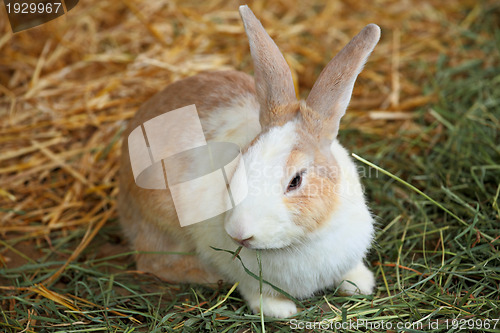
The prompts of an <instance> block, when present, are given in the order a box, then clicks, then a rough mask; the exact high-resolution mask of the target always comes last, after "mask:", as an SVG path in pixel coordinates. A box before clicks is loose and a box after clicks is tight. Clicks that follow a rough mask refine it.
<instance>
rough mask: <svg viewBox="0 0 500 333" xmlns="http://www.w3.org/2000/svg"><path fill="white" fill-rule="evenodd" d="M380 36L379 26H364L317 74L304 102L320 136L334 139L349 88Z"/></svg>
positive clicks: (313, 126)
mask: <svg viewBox="0 0 500 333" xmlns="http://www.w3.org/2000/svg"><path fill="white" fill-rule="evenodd" d="M379 39H380V28H379V27H378V26H377V25H375V24H369V25H367V26H366V27H365V28H364V29H363V30H361V32H360V33H359V34H357V35H356V36H355V37H354V38H353V39H352V40H351V41H350V42H349V43H348V44H347V45H346V46H345V47H344V48H343V49H342V50H341V51H340V52H339V53H338V54H337V55H336V56H335V57H334V58H333V59H332V60H331V61H330V62H329V63H328V65H326V67H325V69H324V70H323V71H322V72H321V74H320V75H319V78H318V80H317V81H316V83H315V84H314V86H313V88H312V90H311V92H310V93H309V96H308V97H307V100H306V104H307V106H308V107H309V108H310V109H312V112H313V113H315V114H314V115H311V116H312V117H311V119H314V120H315V121H314V123H315V124H310V126H312V130H313V131H315V132H316V133H318V134H320V136H321V137H322V138H323V139H326V140H329V141H330V142H331V140H333V139H334V138H335V137H336V136H337V133H338V130H339V123H340V118H342V116H343V115H344V114H345V111H346V109H347V105H348V104H349V101H350V100H351V94H352V89H353V87H354V82H355V81H356V78H357V77H358V74H359V73H360V72H361V70H362V69H363V65H364V64H365V62H366V60H367V58H368V56H369V55H370V53H371V52H372V51H373V49H374V48H375V45H377V43H378V40H379Z"/></svg>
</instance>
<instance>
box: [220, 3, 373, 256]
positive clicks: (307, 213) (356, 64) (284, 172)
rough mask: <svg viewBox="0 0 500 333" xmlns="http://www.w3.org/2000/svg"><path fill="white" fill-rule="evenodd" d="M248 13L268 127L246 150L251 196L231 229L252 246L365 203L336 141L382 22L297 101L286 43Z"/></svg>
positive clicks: (288, 239) (229, 219)
mask: <svg viewBox="0 0 500 333" xmlns="http://www.w3.org/2000/svg"><path fill="white" fill-rule="evenodd" d="M240 14H241V17H242V19H243V22H244V25H245V30H246V33H247V35H248V39H249V42H250V51H251V54H252V58H253V62H254V69H255V75H254V76H255V88H256V91H257V98H258V101H259V104H260V114H259V120H260V124H261V127H262V131H261V133H260V134H259V135H258V136H257V137H256V138H255V139H254V140H253V141H252V142H251V143H250V145H249V146H248V147H247V148H246V149H245V150H244V153H243V162H244V166H245V172H246V175H247V183H248V195H247V197H246V198H245V200H243V202H241V203H240V204H239V205H238V206H236V207H235V208H234V209H233V210H232V211H231V212H229V213H228V214H227V215H226V219H225V229H226V232H227V233H228V234H229V236H230V237H232V238H233V239H234V240H235V241H237V242H238V243H240V244H242V245H244V246H246V247H248V248H252V249H277V248H283V247H287V246H289V245H292V244H297V243H301V242H305V241H307V239H308V238H309V237H311V235H313V234H314V233H315V232H316V231H318V232H320V230H321V228H323V227H324V226H325V225H328V224H331V223H335V221H334V220H335V219H334V218H333V217H334V216H335V214H341V212H342V211H343V210H345V209H347V208H345V207H343V205H345V204H346V202H347V203H348V202H350V201H352V200H361V201H362V204H363V205H364V199H363V195H362V194H360V193H357V192H360V191H358V187H359V179H358V178H357V176H353V174H352V172H346V170H344V168H345V167H346V166H345V163H344V160H345V159H346V156H344V155H346V154H345V151H344V150H343V149H342V148H340V152H343V156H335V154H336V151H339V149H332V143H333V141H335V140H336V137H337V133H338V129H339V122H340V119H341V118H342V116H343V115H344V113H345V111H346V108H347V106H348V104H349V101H350V98H351V94H352V89H353V86H354V82H355V80H356V78H357V76H358V74H359V73H360V71H361V70H362V67H363V65H364V63H365V62H366V59H367V58H368V56H369V54H370V53H371V52H372V50H373V48H374V47H375V45H376V44H377V42H378V40H379V38H380V28H379V27H378V26H376V25H374V24H370V25H368V26H366V27H365V28H364V29H363V30H362V31H361V32H360V33H359V34H358V35H357V36H355V37H354V38H353V39H352V40H351V41H350V42H349V43H348V44H347V45H346V46H345V47H344V48H343V49H342V50H341V51H340V52H339V53H338V54H337V55H336V56H335V58H333V59H332V60H331V61H330V63H328V65H327V66H326V68H325V69H324V70H323V72H322V73H321V74H320V76H319V78H318V80H317V81H316V83H315V85H314V86H313V88H312V90H311V92H310V94H309V96H308V98H307V100H306V101H297V98H296V96H295V89H294V84H293V80H292V75H291V72H290V69H289V67H288V65H287V63H286V61H285V59H284V58H283V56H282V54H281V52H280V51H279V49H278V47H277V46H276V44H275V43H274V42H273V40H272V39H271V38H270V37H269V35H268V34H267V33H266V31H265V30H264V28H263V27H262V25H261V23H260V22H259V21H258V20H257V18H256V17H255V16H254V14H253V13H252V11H251V10H250V9H249V8H248V7H247V6H241V7H240ZM353 178H354V179H353ZM351 183H352V187H350V184H351ZM234 185H237V184H234ZM354 189H355V190H354ZM351 191H353V192H356V193H357V194H356V195H354V194H353V193H348V192H351ZM343 199H346V200H343Z"/></svg>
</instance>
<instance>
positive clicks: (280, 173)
mask: <svg viewBox="0 0 500 333" xmlns="http://www.w3.org/2000/svg"><path fill="white" fill-rule="evenodd" d="M240 14H241V17H242V19H243V23H244V26H245V30H246V33H247V35H248V39H249V41H250V50H251V54H252V58H253V62H254V68H255V80H254V79H253V78H252V77H251V76H249V75H247V74H244V73H241V72H236V71H225V72H210V73H202V74H199V75H196V76H193V77H189V78H186V79H183V80H180V81H178V82H175V83H172V84H171V85H169V86H168V87H167V88H166V89H165V90H163V91H161V92H160V93H158V94H157V95H155V96H154V97H153V98H151V99H150V100H149V101H147V102H146V103H145V104H144V105H143V106H142V107H141V108H140V109H139V111H138V112H137V114H136V115H135V117H134V118H133V119H132V120H131V121H130V123H129V126H128V129H127V131H126V132H125V138H127V137H128V135H129V134H130V132H131V131H132V130H133V129H134V128H136V127H138V126H140V125H141V124H142V123H144V122H145V121H147V120H149V119H151V118H154V117H156V116H158V115H160V114H163V113H165V112H167V111H170V110H175V109H178V108H181V107H184V106H187V105H191V104H195V105H196V108H197V110H198V114H199V117H200V120H201V124H202V127H203V131H204V134H205V137H206V138H207V141H209V142H211V141H213V142H216V141H219V142H220V141H223V142H224V141H225V142H233V143H236V144H238V145H239V146H240V147H242V149H243V150H242V152H243V154H242V161H243V162H240V163H244V164H243V167H244V169H245V170H246V171H245V172H246V177H247V183H248V195H247V197H246V198H245V199H244V200H243V202H241V203H240V204H239V205H237V206H236V207H235V208H233V209H232V210H230V211H228V212H227V213H226V214H223V215H221V216H218V217H217V218H214V219H211V220H209V221H207V222H203V223H197V224H194V225H191V226H187V227H181V226H180V224H179V221H178V218H177V215H176V211H175V208H174V204H173V202H172V198H171V195H170V192H169V191H168V190H145V189H142V188H140V187H138V186H137V185H136V184H135V183H134V177H133V175H132V171H131V162H130V158H129V154H128V145H127V140H126V139H125V140H124V141H123V150H122V159H121V171H120V195H119V203H118V210H119V215H120V221H121V224H122V226H123V230H124V232H125V234H126V235H127V237H128V238H129V240H130V242H131V244H132V246H133V247H134V248H135V250H137V251H141V252H142V253H141V254H138V255H137V265H138V269H140V270H143V271H148V272H152V273H154V274H156V275H158V276H160V277H162V278H164V279H167V280H169V281H177V282H195V283H209V282H217V281H218V280H219V279H223V280H225V281H228V282H230V283H235V282H239V285H238V290H239V292H240V293H241V295H242V296H243V297H244V298H245V300H246V301H247V302H248V305H249V307H250V308H251V309H252V310H253V311H254V312H258V311H259V310H260V290H259V281H257V280H256V279H255V278H254V277H252V276H250V275H248V274H247V273H246V272H245V271H244V269H243V267H242V265H241V263H240V262H239V261H238V260H233V258H232V256H231V254H228V253H226V252H222V251H215V250H214V249H213V248H212V247H215V248H221V249H229V250H235V249H236V248H237V246H238V244H241V245H243V246H244V247H243V248H242V250H241V252H240V254H239V255H240V257H241V259H242V261H243V263H244V264H245V266H246V267H247V268H248V269H250V270H251V271H252V272H254V273H256V274H257V273H258V272H259V268H258V263H257V260H256V250H260V253H261V263H262V275H263V279H264V280H267V281H269V282H270V283H271V284H273V285H275V286H277V287H279V288H281V289H282V290H284V291H286V292H287V293H289V294H290V295H292V296H294V297H297V298H305V297H309V296H311V295H312V294H313V293H315V292H317V291H319V290H322V289H325V288H328V287H332V286H339V285H340V290H341V291H342V292H344V293H347V294H355V293H360V294H370V293H371V292H372V290H373V287H374V284H375V283H374V277H373V274H372V273H371V272H370V271H369V270H368V268H367V267H366V266H365V265H364V264H363V259H364V257H365V255H366V252H367V250H368V248H369V247H370V245H371V242H372V237H373V232H374V228H373V219H372V216H371V214H370V211H369V209H368V208H367V206H366V203H365V199H364V196H363V192H362V188H361V184H360V181H359V176H358V174H357V170H356V167H355V165H354V163H353V162H352V160H351V158H350V157H349V154H348V152H347V151H346V150H345V149H344V148H343V147H342V146H341V145H340V144H339V142H338V141H337V139H336V137H337V133H338V130H339V122H340V119H341V118H342V116H343V115H344V113H345V111H346V108H347V106H348V104H349V101H350V98H351V94H352V89H353V86H354V82H355V80H356V77H357V76H358V74H359V72H360V71H361V70H362V67H363V65H364V63H365V61H366V59H367V58H368V56H369V54H370V53H371V52H372V50H373V49H374V47H375V45H376V44H377V42H378V40H379V37H380V29H379V27H378V26H376V25H374V24H370V25H368V26H366V27H365V28H364V29H363V30H362V31H361V32H360V33H359V34H358V35H357V36H355V37H354V38H353V39H352V40H351V41H350V42H349V44H347V45H346V46H345V47H344V49H342V50H341V51H340V52H339V53H338V54H337V56H336V57H335V58H333V60H331V61H330V63H329V64H328V65H327V66H326V68H325V69H324V70H323V72H322V73H321V74H320V76H319V78H318V80H317V82H316V83H315V85H314V87H313V88H312V90H311V92H310V94H309V96H308V98H307V100H306V101H297V99H296V96H295V89H294V85H293V81H292V76H291V72H290V69H289V67H288V65H287V63H286V62H285V60H284V58H283V56H282V54H281V53H280V51H279V50H278V47H277V46H276V44H275V43H274V42H273V41H272V39H271V38H270V37H269V35H268V34H267V33H266V32H265V30H264V28H263V27H262V25H261V23H260V22H259V21H258V20H257V18H256V17H255V16H254V14H253V13H252V11H251V10H250V9H249V8H248V7H247V6H241V7H240ZM186 167H188V166H186ZM239 167H242V165H241V164H240V166H238V168H239ZM231 185H234V184H231ZM192 195H193V196H199V198H200V205H199V207H193V209H204V207H203V205H204V203H203V202H207V201H209V200H207V199H209V198H210V195H211V194H210V191H209V190H207V191H200V192H199V193H192ZM144 252H170V253H172V252H174V253H173V254H165V253H163V254H162V253H144ZM175 252H179V254H176V253H175ZM186 252H190V253H195V255H185V254H183V253H186ZM347 281H349V282H347ZM262 293H263V299H262V309H261V310H262V311H263V312H264V314H265V315H267V316H273V317H287V316H291V315H293V314H294V313H296V312H297V308H296V305H295V303H294V302H293V301H291V300H289V299H287V298H285V297H284V296H283V295H281V294H280V293H278V292H277V291H275V290H274V289H273V288H272V287H270V286H269V285H268V284H264V285H263V290H262Z"/></svg>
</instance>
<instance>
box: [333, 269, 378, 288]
mask: <svg viewBox="0 0 500 333" xmlns="http://www.w3.org/2000/svg"><path fill="white" fill-rule="evenodd" d="M342 280H343V281H342V283H341V285H340V287H339V292H340V293H341V294H345V295H355V294H356V295H370V294H371V293H372V292H373V287H375V278H374V277H373V273H372V272H371V271H370V270H369V269H368V268H367V267H366V266H365V265H364V264H363V263H362V262H360V263H359V264H358V265H357V266H356V267H354V268H353V269H351V270H350V271H349V272H347V274H346V275H344V277H343V279H342Z"/></svg>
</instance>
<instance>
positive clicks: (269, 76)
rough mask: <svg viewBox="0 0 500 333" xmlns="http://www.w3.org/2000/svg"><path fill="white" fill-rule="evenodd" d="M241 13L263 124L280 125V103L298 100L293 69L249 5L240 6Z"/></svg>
mask: <svg viewBox="0 0 500 333" xmlns="http://www.w3.org/2000/svg"><path fill="white" fill-rule="evenodd" d="M240 15H241V18H242V20H243V24H244V26H245V31H246V33H247V36H248V40H249V42H250V52H251V53H252V59H253V64H254V71H255V75H254V77H255V89H256V91H257V98H258V100H259V103H260V107H261V110H260V124H261V126H262V127H263V128H265V127H269V126H272V125H277V124H279V123H281V122H282V121H283V118H286V116H285V115H284V114H283V113H284V112H286V108H282V107H280V106H283V105H286V104H289V103H292V102H296V101H297V98H296V96H295V89H294V86H293V80H292V73H291V72H290V68H289V67H288V64H287V63H286V61H285V58H283V55H282V54H281V52H280V50H279V49H278V47H277V46H276V44H275V43H274V42H273V40H272V39H271V37H269V35H268V34H267V32H266V31H265V30H264V27H263V26H262V24H261V23H260V22H259V20H258V19H257V18H256V17H255V15H254V14H253V12H252V11H251V10H250V8H248V6H240Z"/></svg>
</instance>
